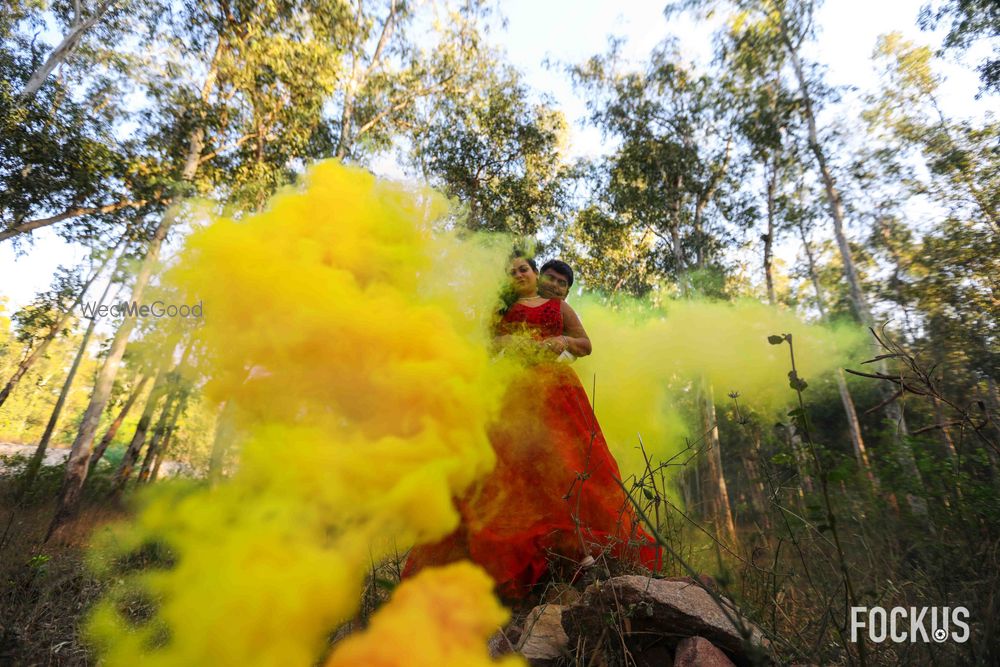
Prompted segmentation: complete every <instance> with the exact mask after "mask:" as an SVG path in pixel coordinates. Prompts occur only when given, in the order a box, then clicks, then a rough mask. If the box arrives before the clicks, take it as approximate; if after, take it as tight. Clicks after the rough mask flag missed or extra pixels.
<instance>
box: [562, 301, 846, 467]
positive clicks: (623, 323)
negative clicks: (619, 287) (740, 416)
mask: <svg viewBox="0 0 1000 667" xmlns="http://www.w3.org/2000/svg"><path fill="white" fill-rule="evenodd" d="M570 303H571V304H572V305H574V307H575V308H576V309H577V310H578V311H579V312H580V315H581V318H582V320H583V323H584V327H585V328H586V329H587V333H588V334H589V335H590V338H591V340H592V341H593V345H594V353H593V355H592V356H590V357H584V358H582V359H580V360H579V361H577V362H576V365H575V370H576V371H577V373H578V374H579V375H580V379H581V380H582V381H583V384H584V386H585V387H586V388H587V391H588V392H590V393H592V394H593V390H594V388H596V395H592V397H591V398H592V400H594V401H595V407H596V414H597V418H598V421H599V422H600V424H601V428H602V430H603V432H604V435H605V437H606V438H607V440H608V445H609V447H610V448H611V451H612V453H613V454H614V455H615V458H616V459H617V460H618V462H619V465H620V467H621V469H622V475H623V476H628V475H630V474H639V473H640V472H641V470H642V468H643V466H644V461H643V457H642V454H641V452H640V450H639V449H638V442H639V438H640V437H641V438H642V442H643V445H644V448H645V450H646V454H647V455H648V456H649V458H650V459H651V461H652V463H653V465H656V464H657V463H659V462H660V461H666V460H668V459H670V458H671V457H674V456H676V455H678V454H679V453H680V452H682V450H683V449H684V448H685V446H686V441H685V438H687V439H688V441H690V442H691V443H692V445H693V446H697V445H698V440H699V438H701V436H702V433H701V432H700V430H701V429H700V427H698V426H695V425H693V424H692V423H691V422H692V419H691V418H690V416H685V415H683V414H681V412H680V411H679V409H678V406H680V405H681V404H683V403H684V402H690V397H691V396H692V395H693V394H694V392H695V391H697V386H698V385H699V384H700V382H701V381H702V379H704V380H706V381H707V382H708V384H709V385H711V387H712V389H713V394H714V398H715V403H716V405H724V404H726V403H727V402H730V399H729V398H728V394H729V393H730V392H737V393H739V401H740V403H741V404H742V405H744V406H751V407H753V408H754V409H756V410H758V411H761V412H764V413H769V414H773V415H775V416H780V415H781V414H783V411H784V410H785V409H786V406H790V405H791V404H792V403H793V402H794V401H795V400H796V399H795V394H794V393H793V392H792V390H791V389H790V388H789V385H788V371H789V370H790V369H791V364H790V361H789V356H788V345H786V344H783V345H770V344H769V343H768V341H767V337H768V336H769V335H772V334H778V335H781V334H785V333H791V334H792V339H793V342H794V345H795V363H796V367H797V369H798V374H799V376H800V377H802V378H805V379H806V380H807V381H809V382H811V383H815V381H816V380H818V379H820V378H823V377H824V376H828V375H829V374H830V373H831V372H832V371H833V370H834V369H836V368H838V367H842V366H845V365H847V364H848V363H850V360H851V359H852V355H853V354H855V353H856V351H857V350H858V349H859V347H860V345H861V344H862V342H863V341H864V335H863V333H862V332H861V331H860V329H859V328H858V327H829V326H821V325H819V324H807V323H805V322H803V321H802V320H801V319H800V318H799V317H797V316H796V315H795V314H794V313H793V312H791V311H789V310H786V309H779V308H775V307H772V306H768V305H766V304H762V303H759V302H756V301H739V302H716V301H702V300H675V301H669V302H667V303H666V305H665V306H664V307H663V308H662V309H657V308H652V307H649V306H646V305H644V304H642V303H626V304H624V307H622V306H621V305H619V307H616V308H610V307H608V306H606V305H603V304H602V303H601V302H600V301H598V300H596V299H593V298H583V299H574V298H571V299H570ZM685 398H687V401H685ZM720 414H721V412H720ZM684 459H685V457H684V456H679V457H678V458H676V459H675V462H677V463H680V462H683V460H684Z"/></svg>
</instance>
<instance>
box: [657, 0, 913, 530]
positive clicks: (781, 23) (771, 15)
mask: <svg viewBox="0 0 1000 667" xmlns="http://www.w3.org/2000/svg"><path fill="white" fill-rule="evenodd" d="M706 4H708V3H707V2H706V1H705V0H685V1H683V2H679V3H675V4H673V5H671V6H668V8H667V12H668V13H672V12H677V11H682V10H684V9H692V8H698V7H701V6H704V5H706ZM727 4H730V5H731V6H733V8H734V14H735V15H736V16H737V17H743V16H746V17H751V18H753V19H754V20H757V21H761V22H763V23H765V24H766V25H767V26H768V30H769V31H770V32H771V33H773V34H774V35H775V36H776V37H777V40H778V42H779V43H780V44H781V45H782V47H783V48H784V52H785V56H786V57H787V58H788V62H789V63H790V64H791V66H792V75H793V81H794V83H795V86H796V89H797V92H798V97H799V100H798V108H799V110H800V115H801V118H802V121H803V122H804V124H805V127H806V146H807V147H808V150H809V152H810V154H811V155H812V157H813V160H814V161H815V165H816V171H817V172H818V175H819V180H820V182H821V183H822V185H823V190H824V192H825V194H826V204H827V208H828V211H829V215H830V221H831V222H832V227H833V236H834V239H835V240H836V242H837V247H838V249H839V251H840V259H841V264H842V266H843V274H844V280H845V282H846V283H847V286H848V289H849V293H850V302H851V307H852V310H853V313H854V317H855V318H856V319H857V320H858V321H859V322H861V323H862V324H864V325H866V326H869V327H871V326H874V324H875V322H874V319H873V316H872V312H871V307H870V304H869V301H868V298H867V297H866V295H865V290H864V286H863V285H862V282H861V278H860V276H859V272H858V269H857V267H856V266H855V258H854V253H853V251H852V248H851V243H850V241H849V240H848V238H847V231H846V224H845V223H846V215H845V207H844V199H843V191H842V188H841V187H839V186H838V182H837V176H836V174H835V169H834V167H833V165H832V164H831V160H830V157H829V154H828V153H829V149H828V146H827V145H826V143H825V142H824V140H823V138H822V137H821V135H820V130H819V123H818V120H817V111H818V105H819V103H820V102H821V100H820V99H819V98H818V97H817V94H816V91H817V90H822V87H821V82H820V81H817V80H816V78H815V77H810V72H809V71H808V69H807V66H806V64H805V63H804V62H803V58H802V46H803V44H805V42H806V41H807V40H808V39H810V38H812V36H813V34H814V32H815V23H814V12H815V8H816V5H815V3H814V2H812V1H811V0H733V2H731V3H727ZM881 364H882V368H883V370H884V369H885V362H884V360H882V361H881ZM898 398H899V396H898V395H892V394H890V395H887V396H886V397H885V400H884V401H883V406H884V408H885V412H886V417H887V419H888V421H890V422H891V423H892V427H893V429H894V447H895V449H896V452H897V456H898V460H899V464H900V467H901V469H902V470H903V471H904V475H905V476H906V478H907V479H908V481H909V487H910V489H909V493H908V499H909V505H910V508H911V509H912V510H913V512H914V513H916V514H919V515H926V513H927V508H926V502H925V501H924V500H923V499H922V498H920V497H919V496H918V495H917V494H918V493H920V491H921V489H922V488H923V486H922V482H921V478H920V471H919V470H918V469H917V465H916V460H915V459H914V456H913V452H912V450H911V448H910V445H909V442H908V441H907V439H906V436H907V433H908V431H907V427H906V421H905V419H904V416H903V412H902V410H901V408H900V406H899V404H898V402H897V399H898Z"/></svg>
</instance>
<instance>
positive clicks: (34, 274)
mask: <svg viewBox="0 0 1000 667" xmlns="http://www.w3.org/2000/svg"><path fill="white" fill-rule="evenodd" d="M925 2H926V0H876V1H873V0H827V2H826V3H825V4H824V6H823V7H822V8H821V9H820V11H819V13H818V16H817V19H818V20H817V23H818V25H819V26H820V33H819V37H818V40H817V42H816V43H815V44H811V45H809V47H808V48H807V50H806V52H805V55H806V57H807V58H808V59H809V60H810V61H818V62H820V63H822V64H824V65H826V66H828V68H829V69H828V71H827V79H826V81H827V83H828V84H830V85H835V86H847V85H853V86H856V87H857V88H858V89H859V92H858V93H856V94H849V95H848V96H847V100H848V105H847V107H846V111H845V108H844V107H839V108H838V109H837V110H836V113H837V114H838V116H839V117H840V118H845V117H846V118H848V120H849V119H850V117H851V116H852V115H855V116H856V113H857V110H858V109H859V108H860V107H859V105H858V104H857V102H856V101H855V102H854V103H850V100H851V99H852V98H853V99H854V100H857V98H858V96H859V95H860V94H861V93H863V92H867V91H872V90H875V89H876V88H877V87H878V78H877V76H876V73H875V69H874V66H873V63H872V61H871V53H872V50H873V49H874V46H875V41H876V38H877V37H878V36H879V35H880V34H882V33H886V32H890V31H893V30H898V31H901V32H902V33H903V34H904V35H905V36H906V37H907V38H908V39H911V40H913V41H915V42H918V43H927V44H931V45H932V46H935V47H936V46H937V45H938V44H939V43H940V39H941V37H940V35H935V34H928V33H922V32H920V30H919V29H918V28H917V26H916V18H917V13H918V11H919V9H920V5H921V4H923V3H925ZM663 4H664V3H663V1H662V0H625V1H623V2H609V1H602V0H589V1H582V0H505V1H504V2H503V7H502V8H503V11H504V13H505V15H506V16H507V19H508V27H507V29H506V30H500V31H496V32H495V33H494V35H493V39H494V40H495V41H496V42H498V43H499V44H501V45H503V46H504V47H505V48H506V50H507V55H508V58H509V59H510V61H511V62H512V63H513V64H514V65H515V66H517V67H518V68H519V69H521V71H522V72H523V73H524V75H525V77H526V79H527V82H528V83H529V85H531V86H532V87H533V88H534V89H535V90H537V91H539V92H541V93H546V94H548V95H550V96H551V97H552V98H553V99H554V100H555V103H556V105H557V106H558V107H559V108H560V109H562V111H563V112H564V113H565V114H566V116H567V118H568V119H569V120H570V122H571V143H570V152H571V155H573V156H583V155H596V154H600V153H601V152H603V146H602V141H601V136H600V132H599V131H598V130H596V129H594V128H583V127H581V124H580V121H581V120H582V119H583V118H584V117H585V114H586V107H585V104H584V101H583V100H582V99H581V98H580V97H578V96H577V95H576V94H575V93H574V91H573V88H572V84H571V82H570V80H569V77H568V76H567V75H566V73H565V71H564V65H565V64H569V63H578V62H582V61H583V60H585V59H586V58H588V57H590V56H591V55H594V54H596V53H602V52H604V51H605V50H606V47H607V38H608V36H609V35H611V34H614V35H619V36H623V37H625V38H626V40H627V41H626V47H625V51H624V54H625V56H626V57H627V58H628V59H629V60H634V61H636V62H639V61H641V60H642V59H643V58H644V57H645V56H646V55H647V54H648V53H649V51H650V50H651V49H652V47H653V46H655V45H656V44H657V43H658V42H659V41H660V40H661V39H662V38H663V37H665V36H666V35H667V34H668V33H672V34H674V35H677V36H678V37H679V38H680V44H681V52H682V53H683V54H684V55H685V57H686V58H688V59H689V60H691V61H695V62H698V61H700V62H705V61H706V60H707V59H708V58H709V57H710V53H711V44H710V33H709V30H708V27H707V26H704V25H703V26H699V25H696V24H694V23H693V22H692V21H691V20H690V19H687V18H681V19H674V20H673V21H671V23H670V24H669V25H668V23H667V21H666V19H665V18H664V16H663V13H662V8H663ZM546 59H548V60H550V61H552V63H553V64H552V66H551V67H548V68H546V67H545V66H544V65H543V63H544V61H545V60H546ZM938 71H940V72H941V73H942V74H944V75H945V77H946V79H945V83H944V85H943V87H942V91H941V92H942V102H943V104H944V106H945V111H946V112H947V113H948V114H949V115H952V116H964V115H967V114H969V113H973V112H975V113H976V115H981V114H982V113H983V111H984V109H986V108H987V107H988V106H989V105H990V104H992V103H995V101H996V98H993V99H992V100H988V99H986V98H984V99H983V100H980V101H976V100H975V93H976V91H977V90H978V79H977V76H976V73H975V72H974V71H973V70H972V69H971V68H968V67H966V68H963V67H958V66H955V65H953V64H948V63H939V65H938ZM994 107H995V104H994ZM381 171H385V172H392V171H394V170H393V169H392V165H384V168H383V169H381ZM35 239H36V240H35V242H34V245H33V246H32V247H30V248H28V252H27V254H25V255H23V256H21V257H17V256H16V255H15V253H14V250H13V247H12V245H11V243H10V241H7V242H3V243H0V302H2V300H3V299H4V298H5V297H6V298H7V299H8V301H7V304H6V308H5V310H6V311H7V313H8V314H9V313H10V312H12V311H14V310H16V309H17V308H18V307H20V306H22V305H24V304H25V303H27V302H29V301H30V300H31V299H32V298H33V296H34V295H35V294H36V293H37V292H39V291H40V290H44V289H46V288H47V287H48V285H49V283H50V281H51V278H52V276H53V274H54V271H55V269H56V267H57V266H58V265H60V264H65V265H73V264H76V263H79V262H80V261H81V260H82V259H83V258H84V257H85V256H86V251H85V250H84V249H81V248H78V247H71V246H69V245H67V244H66V243H64V242H63V241H62V240H61V239H59V238H58V237H57V236H56V234H55V233H54V232H53V231H52V230H51V229H43V230H39V231H38V232H36V234H35Z"/></svg>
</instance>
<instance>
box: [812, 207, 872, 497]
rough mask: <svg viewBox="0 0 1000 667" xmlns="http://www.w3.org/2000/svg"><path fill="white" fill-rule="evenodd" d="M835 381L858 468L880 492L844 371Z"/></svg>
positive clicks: (821, 300)
mask: <svg viewBox="0 0 1000 667" xmlns="http://www.w3.org/2000/svg"><path fill="white" fill-rule="evenodd" d="M798 228H799V236H800V237H801V239H802V249H803V250H804V251H805V253H806V261H807V263H808V267H809V280H810V281H811V282H812V285H813V291H814V292H815V293H816V307H817V308H818V309H819V314H820V317H821V318H822V319H824V320H825V319H826V305H825V301H826V297H825V295H824V294H823V288H822V287H821V286H820V284H819V276H818V275H817V273H816V259H815V257H814V256H813V253H812V247H811V246H810V245H809V238H808V237H807V236H806V230H805V227H803V225H802V222H801V221H799V223H798ZM835 379H836V381H837V392H838V393H839V394H840V402H841V403H842V404H843V406H844V414H845V415H846V416H847V430H848V432H849V433H850V435H851V445H852V447H853V448H854V458H855V460H856V461H857V462H858V468H859V469H860V470H861V471H862V473H864V475H865V477H867V478H868V481H869V483H870V484H871V485H872V488H873V489H874V490H875V491H878V489H879V479H878V475H876V474H875V469H874V468H872V466H871V462H870V461H869V460H868V450H867V449H866V448H865V439H864V437H863V436H862V435H861V421H860V420H859V419H858V411H857V408H856V407H855V405H854V398H853V397H852V396H851V390H850V389H849V388H848V386H847V378H846V377H845V376H844V370H843V369H841V368H838V369H837V372H836V374H835Z"/></svg>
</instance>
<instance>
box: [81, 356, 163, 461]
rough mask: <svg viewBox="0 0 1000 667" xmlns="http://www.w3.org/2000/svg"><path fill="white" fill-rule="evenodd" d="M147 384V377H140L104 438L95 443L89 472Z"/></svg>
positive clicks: (113, 437) (105, 449) (102, 454)
mask: <svg viewBox="0 0 1000 667" xmlns="http://www.w3.org/2000/svg"><path fill="white" fill-rule="evenodd" d="M147 382H149V375H144V376H142V378H141V379H140V380H139V382H137V383H136V385H135V386H134V387H133V388H132V391H131V393H130V394H129V396H128V398H127V399H126V400H125V405H123V406H122V409H121V410H120V411H119V412H118V416H117V417H115V420H114V421H113V422H111V426H109V427H108V430H107V431H105V433H104V437H102V438H101V441H100V442H99V443H97V447H95V448H94V453H93V455H92V456H91V457H90V472H94V468H96V467H97V463H98V461H100V460H101V457H102V456H104V452H105V451H107V449H108V445H110V444H111V441H112V440H114V439H115V436H116V435H118V429H119V428H121V425H122V422H124V421H125V417H126V416H127V415H128V413H129V410H131V409H132V405H133V404H135V401H136V399H137V398H139V395H140V394H141V393H142V389H143V387H145V386H146V383H147Z"/></svg>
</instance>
